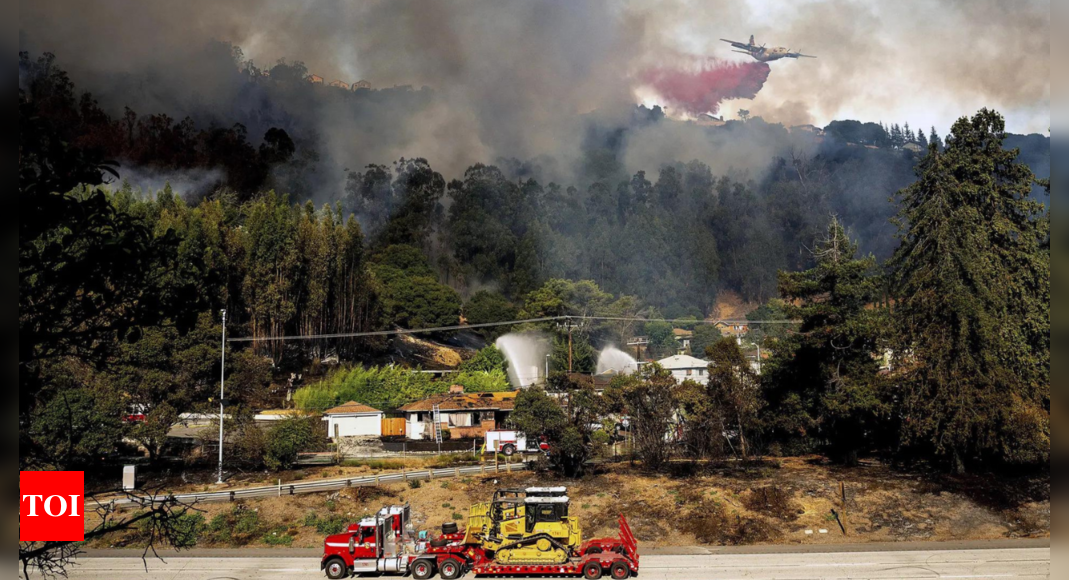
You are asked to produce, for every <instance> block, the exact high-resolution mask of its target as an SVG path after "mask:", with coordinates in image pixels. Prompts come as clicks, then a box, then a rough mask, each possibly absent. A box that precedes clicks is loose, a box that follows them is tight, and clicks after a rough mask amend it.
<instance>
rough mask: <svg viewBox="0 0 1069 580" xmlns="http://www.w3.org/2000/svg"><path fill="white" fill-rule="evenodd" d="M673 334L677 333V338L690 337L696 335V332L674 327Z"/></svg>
mask: <svg viewBox="0 0 1069 580" xmlns="http://www.w3.org/2000/svg"><path fill="white" fill-rule="evenodd" d="M672 334H674V335H676V337H677V338H690V337H692V336H694V332H692V331H690V330H684V329H682V328H673V329H672Z"/></svg>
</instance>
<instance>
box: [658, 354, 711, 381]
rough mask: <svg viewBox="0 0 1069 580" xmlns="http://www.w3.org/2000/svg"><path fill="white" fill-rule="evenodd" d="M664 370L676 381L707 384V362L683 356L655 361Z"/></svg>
mask: <svg viewBox="0 0 1069 580" xmlns="http://www.w3.org/2000/svg"><path fill="white" fill-rule="evenodd" d="M657 364H659V365H661V367H662V368H664V370H666V371H669V372H671V373H672V377H674V378H675V379H676V380H677V381H679V382H680V383H682V382H683V381H696V382H699V383H707V382H709V361H705V360H702V359H700V358H694V357H692V356H687V355H685V354H681V355H676V356H671V357H668V358H666V359H664V360H659V361H657Z"/></svg>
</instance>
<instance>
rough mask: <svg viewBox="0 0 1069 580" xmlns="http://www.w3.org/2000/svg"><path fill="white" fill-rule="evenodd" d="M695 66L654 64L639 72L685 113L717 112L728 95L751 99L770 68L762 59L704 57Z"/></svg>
mask: <svg viewBox="0 0 1069 580" xmlns="http://www.w3.org/2000/svg"><path fill="white" fill-rule="evenodd" d="M697 66H698V70H697V71H694V70H688V69H684V68H655V69H650V70H648V71H645V72H644V73H642V75H641V76H640V78H641V79H642V81H643V82H644V83H646V84H648V85H650V86H651V87H653V89H654V90H656V91H657V93H658V94H659V95H661V97H663V98H664V99H665V101H666V102H668V103H669V104H670V105H676V106H678V107H681V108H682V109H683V110H684V111H686V112H687V113H690V114H692V115H700V114H702V113H710V114H713V115H715V114H717V113H719V112H720V105H721V103H723V102H724V101H726V100H728V99H753V98H754V97H756V96H757V93H759V92H761V89H762V88H763V87H764V86H765V81H767V80H768V75H769V73H771V72H772V69H771V68H769V66H768V65H767V64H765V63H762V62H725V61H722V60H719V59H705V60H703V61H702V62H700V63H698V65H697Z"/></svg>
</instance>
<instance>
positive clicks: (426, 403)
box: [401, 392, 518, 413]
mask: <svg viewBox="0 0 1069 580" xmlns="http://www.w3.org/2000/svg"><path fill="white" fill-rule="evenodd" d="M517 394H518V393H516V392H507V393H457V394H449V395H438V396H437V397H431V398H429V399H424V400H422V401H416V402H415V403H411V404H409V405H405V406H404V407H401V411H404V412H406V413H425V412H429V411H433V410H434V406H435V405H438V408H439V409H440V410H442V411H511V410H513V409H515V408H516V395H517Z"/></svg>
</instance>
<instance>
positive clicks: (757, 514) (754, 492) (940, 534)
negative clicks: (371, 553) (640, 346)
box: [89, 459, 1050, 548]
mask: <svg viewBox="0 0 1069 580" xmlns="http://www.w3.org/2000/svg"><path fill="white" fill-rule="evenodd" d="M338 469H339V468H330V469H324V470H321V471H320V472H311V471H310V472H309V473H308V474H307V476H308V477H309V478H312V477H317V478H318V477H327V476H329V477H336V476H337V471H338ZM342 469H343V470H344V471H346V472H349V471H350V470H353V469H368V466H361V467H359V468H356V467H351V468H350V467H347V468H342ZM347 474H348V473H347ZM841 484H845V486H846V490H847V502H846V504H845V505H844V504H843V501H842V495H841V487H840V485H841ZM544 485H565V486H568V487H569V496H570V497H571V499H572V508H571V513H572V515H574V516H577V517H579V518H580V521H581V522H582V524H583V535H584V537H585V538H595V537H612V536H615V535H617V533H618V530H617V524H616V520H617V518H618V516H619V515H620V514H624V515H626V516H627V518H628V520H629V522H630V524H631V526H632V529H633V530H634V531H635V535H636V536H637V537H638V539H639V541H640V542H642V544H643V545H644V546H647V547H657V546H662V547H663V546H690V545H697V544H705V545H752V544H768V543H785V544H799V543H806V544H829V545H833V544H843V543H865V542H888V541H905V540H965V539H977V540H983V539H1001V538H1015V537H1049V536H1050V495H1049V494H1050V487H1049V479H1048V481H1047V482H1046V484H1044V482H1042V481H1035V480H1032V479H1028V478H1022V479H1021V480H998V479H984V478H974V479H964V480H963V479H951V478H943V477H932V476H929V475H922V474H915V473H903V472H899V471H894V470H891V469H889V468H887V467H884V466H881V465H877V464H871V465H867V466H863V467H861V468H856V469H839V468H835V467H831V466H827V465H822V464H820V463H814V462H810V461H807V460H802V459H786V460H783V461H781V462H779V463H775V464H764V463H753V464H749V465H746V466H734V465H730V464H724V465H704V466H698V467H693V466H691V467H688V468H686V469H683V468H679V469H676V470H674V473H672V474H670V475H651V474H636V473H635V472H633V471H631V470H630V469H629V467H628V466H626V465H615V466H609V467H606V468H604V469H603V470H602V471H601V472H599V473H598V474H595V475H593V476H590V477H587V478H584V479H580V480H560V479H558V478H554V477H552V476H551V475H548V474H536V473H529V472H524V473H515V474H508V475H505V474H502V475H499V476H487V477H471V478H464V479H459V480H457V479H450V480H440V481H433V482H424V483H423V484H422V485H421V486H420V488H419V489H411V488H410V487H409V486H407V485H403V484H398V485H389V486H382V487H377V488H356V489H351V490H345V491H343V492H341V493H335V494H329V495H327V494H324V495H317V496H297V497H283V498H273V499H268V500H262V501H254V502H248V503H246V504H244V505H245V507H246V508H248V509H251V510H256V513H257V514H259V519H260V527H259V528H256V532H257V533H254V534H252V535H249V536H247V537H245V538H244V539H243V540H242V541H243V544H241V545H248V546H253V547H267V546H268V544H267V541H266V540H265V537H264V535H262V534H260V533H259V532H260V531H261V530H263V531H264V532H265V533H270V534H284V535H286V536H287V537H291V538H292V540H291V542H292V544H291V545H292V546H293V547H295V548H318V547H320V546H321V545H322V541H323V536H324V534H323V533H320V532H319V531H317V529H316V527H314V526H309V525H305V524H306V523H318V522H322V521H330V520H331V518H333V519H335V520H337V519H343V520H346V521H349V522H356V521H358V520H359V519H360V518H362V517H364V516H365V515H369V514H372V513H374V512H375V511H377V510H378V509H379V508H381V507H382V506H383V505H391V504H403V503H406V502H408V503H410V504H411V505H412V508H413V516H414V520H415V521H414V522H413V523H414V524H415V525H416V527H417V529H423V530H430V531H436V530H438V529H439V527H440V526H441V524H442V523H444V522H449V521H453V520H454V519H456V518H455V516H458V515H459V516H460V518H461V519H463V518H466V517H467V513H468V509H469V507H470V506H471V505H472V504H473V503H478V502H484V501H487V500H488V499H489V498H490V497H491V496H492V495H493V492H494V491H495V490H497V489H501V488H509V487H528V486H544ZM202 507H203V509H205V514H204V516H205V520H206V521H207V522H210V521H211V520H212V519H213V518H216V517H218V516H220V515H221V514H222V515H226V514H230V513H231V511H232V510H233V506H231V505H225V504H223V505H207V506H202ZM832 510H835V511H836V512H838V513H840V514H841V515H842V516H843V522H844V524H845V525H846V528H847V530H848V532H849V535H843V534H842V532H841V531H840V529H839V525H838V523H837V522H836V520H835V518H834V516H832V515H831V512H832ZM312 516H314V517H312ZM461 523H462V524H463V522H461ZM89 525H91V523H90V524H89ZM320 527H322V526H320ZM462 527H463V525H462ZM820 530H827V531H828V532H829V533H827V534H820ZM806 531H813V532H814V533H813V534H812V535H808V534H806ZM267 538H268V540H271V539H274V540H276V541H277V536H268V537H267ZM210 541H211V538H209V537H205V540H204V542H210ZM136 542H137V537H136V535H126V536H116V537H113V538H109V539H108V541H106V542H98V543H97V544H96V545H94V547H106V546H110V545H136ZM201 545H203V546H206V547H226V546H229V545H239V542H237V541H232V542H231V543H230V544H225V543H223V544H211V543H202V544H201Z"/></svg>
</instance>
